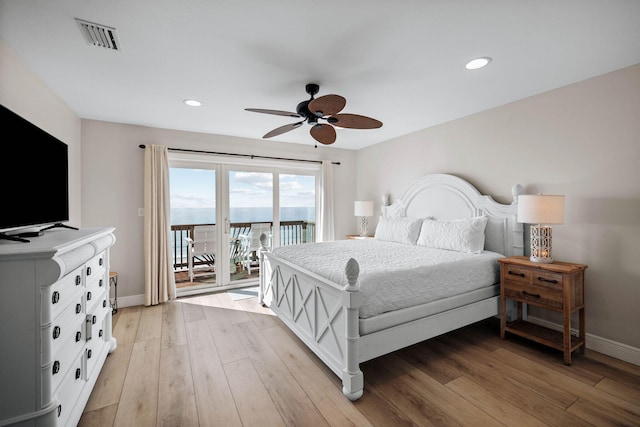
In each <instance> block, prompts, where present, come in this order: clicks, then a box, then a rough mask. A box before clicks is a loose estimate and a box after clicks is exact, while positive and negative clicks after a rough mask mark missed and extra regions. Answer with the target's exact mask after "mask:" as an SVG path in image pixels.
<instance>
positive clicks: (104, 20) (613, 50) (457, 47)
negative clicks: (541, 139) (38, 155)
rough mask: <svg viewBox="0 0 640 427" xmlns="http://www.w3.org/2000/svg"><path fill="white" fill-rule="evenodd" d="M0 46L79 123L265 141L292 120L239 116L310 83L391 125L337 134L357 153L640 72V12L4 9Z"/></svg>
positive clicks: (45, 5)
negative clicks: (97, 35)
mask: <svg viewBox="0 0 640 427" xmlns="http://www.w3.org/2000/svg"><path fill="white" fill-rule="evenodd" d="M74 18H80V19H84V20H87V21H91V22H95V23H98V24H102V25H106V26H110V27H115V29H116V31H117V34H118V37H119V40H120V44H121V48H122V50H121V51H119V52H116V51H112V50H108V49H105V48H102V47H96V46H91V45H89V44H87V42H86V41H85V40H84V38H83V36H82V34H81V32H80V30H79V27H78V25H77V24H76V22H75V20H74ZM0 39H1V40H2V41H3V42H4V43H5V44H6V45H7V46H9V47H10V48H12V49H13V50H14V51H15V52H16V53H17V54H18V56H20V57H21V58H22V59H23V60H24V61H25V62H26V63H27V64H28V65H29V67H30V68H31V69H32V70H33V71H34V72H35V73H36V74H38V75H39V76H40V77H41V78H42V80H43V81H44V82H45V83H46V84H47V85H48V86H49V87H50V88H51V89H52V90H53V91H54V92H55V93H57V94H58V95H59V96H60V97H61V98H62V99H63V100H64V101H65V102H66V103H67V104H68V105H69V106H70V107H71V108H72V109H73V110H74V111H75V112H76V113H77V114H78V115H79V116H80V117H82V118H86V119H95V120H105V121H110V122H118V123H127V124H135V125H143V126H153V127H159V128H168V129H178V130H186V131H194V132H205V133H213V134H222V135H233V136H241V137H248V138H257V139H259V138H261V137H262V135H264V134H265V133H267V132H268V131H270V130H272V129H274V128H276V127H279V126H282V125H285V124H287V123H293V122H295V121H297V120H296V119H292V118H289V117H283V116H275V115H267V114H259V113H252V112H247V111H244V108H247V107H251V108H264V109H275V110H286V111H295V108H296V105H297V104H298V103H299V102H300V101H303V100H306V99H308V95H307V94H306V93H305V90H304V88H305V84H306V83H311V82H313V83H318V84H320V92H319V93H318V95H317V96H321V95H326V94H330V93H334V94H339V95H342V96H344V97H345V98H346V99H347V105H346V107H345V108H344V110H343V111H342V112H344V113H356V114H362V115H366V116H370V117H373V118H376V119H378V120H380V121H382V122H383V123H384V125H383V127H382V128H380V129H374V130H354V129H339V130H338V137H337V141H336V143H335V144H334V145H333V147H339V148H346V149H358V148H362V147H365V146H368V145H371V144H375V143H378V142H381V141H386V140H389V139H392V138H395V137H398V136H401V135H405V134H408V133H411V132H414V131H416V130H419V129H424V128H427V127H430V126H433V125H437V124H439V123H443V122H447V121H450V120H454V119H457V118H459V117H463V116H466V115H469V114H472V113H475V112H478V111H482V110H486V109H488V108H492V107H496V106H499V105H502V104H505V103H509V102H512V101H515V100H518V99H521V98H524V97H527V96H531V95H535V94H537V93H541V92H544V91H548V90H551V89H554V88H557V87H560V86H564V85H567V84H570V83H573V82H576V81H580V80H584V79H587V78H590V77H594V76H597V75H600V74H603V73H606V72H609V71H613V70H616V69H620V68H623V67H626V66H629V65H634V64H637V63H640V1H638V0H601V1H594V0H561V1H558V0H466V1H462V0H450V1H445V0H397V1H381V0H369V1H367V0H342V1H338V0H328V1H321V2H319V1H317V2H311V1H307V0H215V1H214V0H182V1H178V0H173V1H172V0H103V1H96V0H28V1H27V0H0ZM478 56H490V57H492V58H493V61H492V63H491V64H490V65H489V66H488V67H486V68H484V69H481V70H476V71H468V70H465V69H464V64H465V62H466V61H467V60H469V59H472V58H475V57H478ZM0 78H1V76H0ZM185 98H196V99H198V100H200V101H202V103H203V106H202V107H200V108H193V107H187V106H185V105H184V104H183V103H182V100H183V99H185ZM308 128H309V127H308V126H306V125H305V126H303V127H301V128H298V129H295V130H292V131H290V132H288V133H285V134H283V135H280V136H278V137H275V138H272V139H273V140H277V141H284V142H291V143H302V144H309V145H313V144H314V140H313V139H312V138H311V136H310V135H309V132H308Z"/></svg>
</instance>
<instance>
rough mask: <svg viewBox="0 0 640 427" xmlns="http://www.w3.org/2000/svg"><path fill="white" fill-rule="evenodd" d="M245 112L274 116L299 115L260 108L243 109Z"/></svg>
mask: <svg viewBox="0 0 640 427" xmlns="http://www.w3.org/2000/svg"><path fill="white" fill-rule="evenodd" d="M245 110H246V111H252V112H254V113H264V114H275V115H276V116H287V117H300V114H298V113H292V112H291V111H282V110H264V109H262V108H245Z"/></svg>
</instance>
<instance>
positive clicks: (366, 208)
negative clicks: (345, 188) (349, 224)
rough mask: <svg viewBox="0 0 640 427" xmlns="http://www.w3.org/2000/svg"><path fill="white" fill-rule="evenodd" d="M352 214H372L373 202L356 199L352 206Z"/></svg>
mask: <svg viewBox="0 0 640 427" xmlns="http://www.w3.org/2000/svg"><path fill="white" fill-rule="evenodd" d="M353 215H354V216H373V202H372V201H363V200H358V201H356V202H354V206H353Z"/></svg>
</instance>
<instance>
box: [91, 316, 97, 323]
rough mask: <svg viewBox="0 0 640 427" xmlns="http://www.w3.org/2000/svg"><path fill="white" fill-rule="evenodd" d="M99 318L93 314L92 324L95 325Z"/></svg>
mask: <svg viewBox="0 0 640 427" xmlns="http://www.w3.org/2000/svg"><path fill="white" fill-rule="evenodd" d="M97 320H98V319H97V318H96V316H91V324H92V325H95V324H96V321H97Z"/></svg>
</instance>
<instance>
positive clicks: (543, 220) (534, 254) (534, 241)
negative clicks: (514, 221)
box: [518, 194, 564, 264]
mask: <svg viewBox="0 0 640 427" xmlns="http://www.w3.org/2000/svg"><path fill="white" fill-rule="evenodd" d="M518 222H521V223H527V224H532V225H531V256H530V258H529V259H530V260H531V261H533V262H540V263H544V264H550V263H552V262H553V257H552V255H551V227H549V226H548V225H547V224H562V223H564V196H550V195H542V194H538V195H535V196H534V195H521V196H518Z"/></svg>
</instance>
